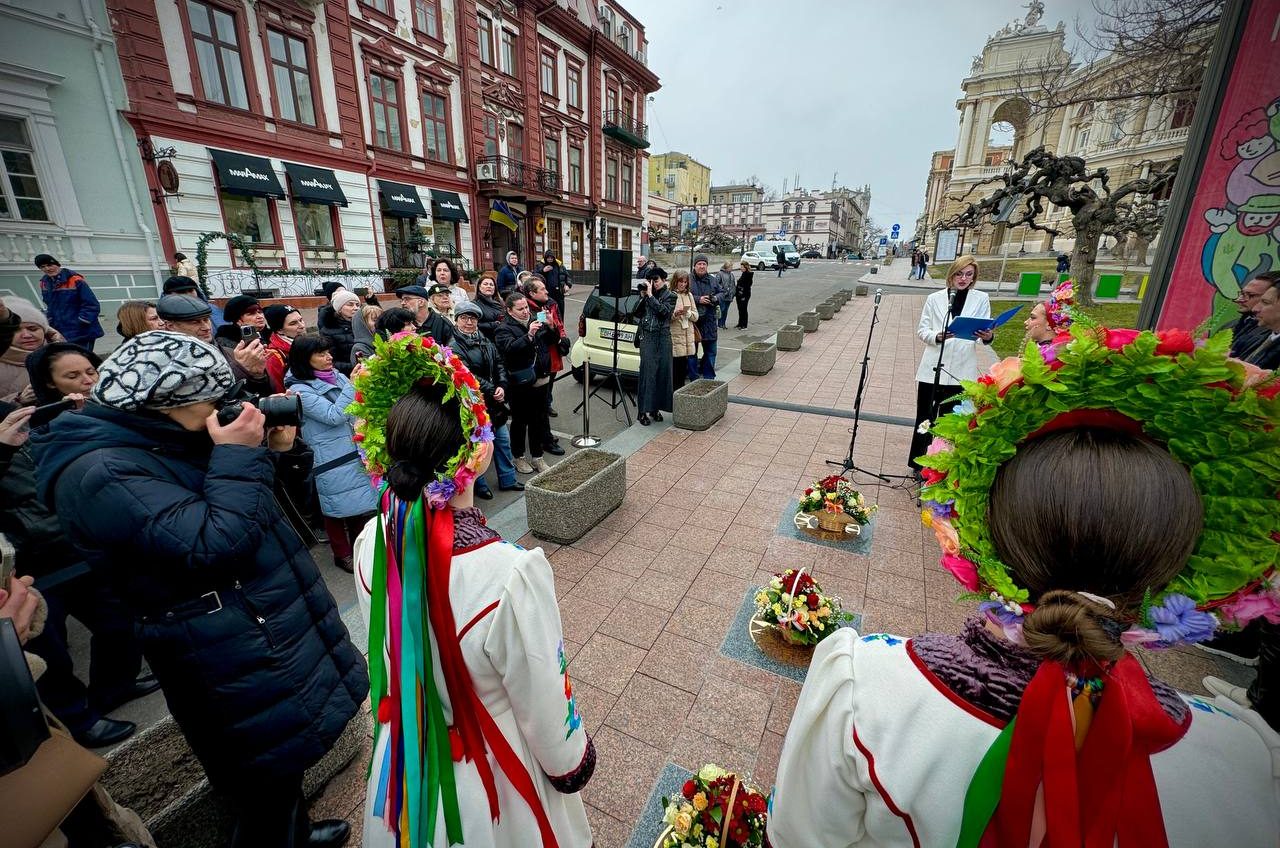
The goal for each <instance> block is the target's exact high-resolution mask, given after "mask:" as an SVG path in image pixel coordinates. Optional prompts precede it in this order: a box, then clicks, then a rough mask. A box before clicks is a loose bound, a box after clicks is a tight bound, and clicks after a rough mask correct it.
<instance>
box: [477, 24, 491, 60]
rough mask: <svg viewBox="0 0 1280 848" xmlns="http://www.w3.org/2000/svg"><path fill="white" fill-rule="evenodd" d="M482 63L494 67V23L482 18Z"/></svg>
mask: <svg viewBox="0 0 1280 848" xmlns="http://www.w3.org/2000/svg"><path fill="white" fill-rule="evenodd" d="M480 61H481V62H483V63H484V64H486V65H488V66H489V67H493V21H491V20H489V19H488V18H486V17H485V16H484V15H481V16H480Z"/></svg>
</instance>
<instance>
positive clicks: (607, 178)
mask: <svg viewBox="0 0 1280 848" xmlns="http://www.w3.org/2000/svg"><path fill="white" fill-rule="evenodd" d="M604 199H605V200H617V199H618V160H617V159H615V158H613V157H612V156H610V157H608V158H607V159H606V160H605V165H604Z"/></svg>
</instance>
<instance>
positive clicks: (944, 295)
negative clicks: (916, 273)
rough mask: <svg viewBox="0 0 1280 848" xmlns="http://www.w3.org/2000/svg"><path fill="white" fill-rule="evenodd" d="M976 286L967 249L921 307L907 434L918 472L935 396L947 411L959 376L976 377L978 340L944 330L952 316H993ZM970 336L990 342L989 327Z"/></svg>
mask: <svg viewBox="0 0 1280 848" xmlns="http://www.w3.org/2000/svg"><path fill="white" fill-rule="evenodd" d="M977 285H978V260H977V259H975V258H974V257H973V256H972V255H971V254H968V253H966V254H964V255H963V256H957V257H956V260H955V261H954V262H952V263H951V267H950V268H948V269H947V287H946V288H945V289H943V290H941V291H936V292H934V293H933V294H931V295H929V297H928V298H927V299H926V300H925V302H924V309H922V310H921V311H920V323H919V324H918V325H917V326H916V335H917V336H919V337H920V341H922V342H924V345H925V347H924V353H923V354H921V355H920V367H918V368H917V369H916V429H915V433H914V435H912V437H911V455H910V456H909V457H908V461H909V462H910V464H911V468H912V469H913V470H914V471H916V472H917V473H919V471H920V466H919V465H917V464H916V457H917V456H921V455H922V454H924V452H925V451H926V450H927V449H928V448H929V442H930V441H931V440H932V438H933V437H932V436H930V435H929V434H928V431H927V430H926V431H925V432H924V433H921V432H920V429H921V428H920V425H921V423H923V422H924V421H928V420H931V419H932V418H933V405H934V403H935V400H936V402H937V403H938V404H939V411H938V414H939V415H942V414H945V413H947V412H950V411H951V407H952V405H953V404H951V403H948V401H950V400H951V399H952V398H954V397H955V396H956V395H958V394H960V381H961V380H976V379H978V356H977V351H976V349H975V347H976V344H977V343H976V342H973V341H969V340H967V339H959V338H956V337H955V336H953V335H952V334H951V333H948V332H947V327H948V326H949V325H950V324H951V321H952V319H954V318H958V317H965V318H990V317H991V299H990V298H988V297H987V294H986V292H980V291H978V290H977ZM974 335H976V336H977V337H978V339H979V340H980V341H981V342H982V343H983V344H991V336H992V332H991V330H983V331H981V332H978V333H975V334H974ZM939 347H941V348H942V350H941V354H942V372H941V374H939V375H938V393H937V397H936V399H935V397H934V369H935V368H937V367H938V354H939V350H938V348H939Z"/></svg>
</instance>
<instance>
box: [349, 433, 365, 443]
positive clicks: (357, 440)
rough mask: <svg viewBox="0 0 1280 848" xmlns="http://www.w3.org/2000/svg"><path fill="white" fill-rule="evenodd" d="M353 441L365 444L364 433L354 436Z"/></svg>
mask: <svg viewBox="0 0 1280 848" xmlns="http://www.w3.org/2000/svg"><path fill="white" fill-rule="evenodd" d="M351 441H353V442H363V441H364V433H356V434H355V435H354V436H352V437H351Z"/></svg>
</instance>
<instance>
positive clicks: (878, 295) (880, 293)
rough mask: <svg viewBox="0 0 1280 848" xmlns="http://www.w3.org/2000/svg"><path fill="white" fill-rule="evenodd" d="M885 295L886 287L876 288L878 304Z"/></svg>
mask: <svg viewBox="0 0 1280 848" xmlns="http://www.w3.org/2000/svg"><path fill="white" fill-rule="evenodd" d="M883 296H884V289H876V306H879V305H880V298H881V297H883Z"/></svg>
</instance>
